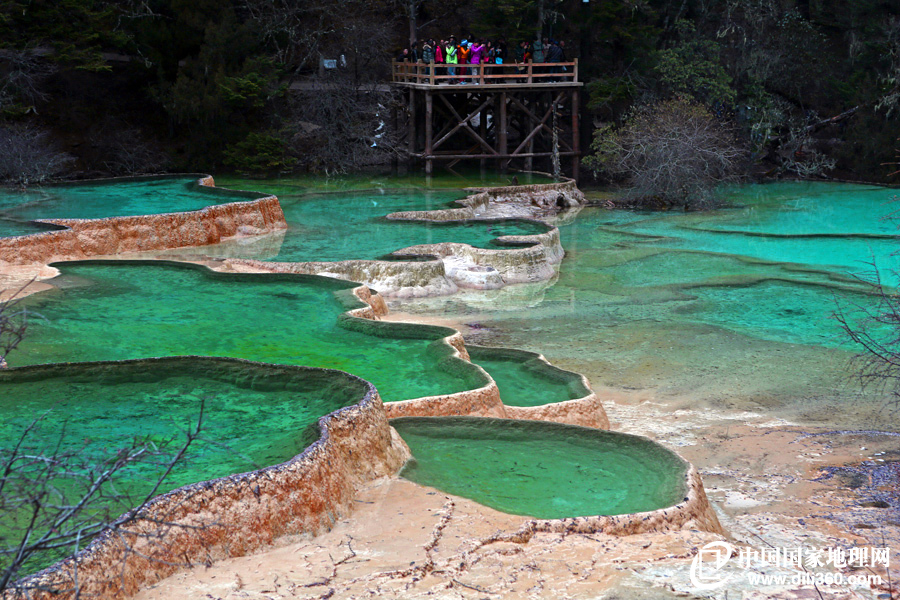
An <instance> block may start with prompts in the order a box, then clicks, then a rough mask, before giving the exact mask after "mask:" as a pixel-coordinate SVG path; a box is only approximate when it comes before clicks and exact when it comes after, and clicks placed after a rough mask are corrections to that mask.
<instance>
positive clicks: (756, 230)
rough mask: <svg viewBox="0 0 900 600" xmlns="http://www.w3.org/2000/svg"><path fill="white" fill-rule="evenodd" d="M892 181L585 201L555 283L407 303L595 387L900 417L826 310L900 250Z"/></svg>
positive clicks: (822, 414) (865, 301)
mask: <svg viewBox="0 0 900 600" xmlns="http://www.w3.org/2000/svg"><path fill="white" fill-rule="evenodd" d="M896 194H897V192H896V190H893V189H887V188H880V187H874V186H863V185H851V184H831V183H776V184H766V185H752V186H744V187H740V188H737V189H734V190H732V191H731V192H730V194H729V196H730V200H731V201H732V202H733V207H732V208H726V209H722V210H717V211H713V212H708V213H640V212H631V211H617V210H605V209H601V208H587V209H585V210H583V211H581V213H580V214H579V215H578V217H577V218H576V219H575V220H574V221H573V222H571V223H569V224H565V225H562V226H560V233H561V238H562V243H563V247H564V248H565V249H566V258H565V259H564V260H563V263H562V265H561V269H560V277H559V280H558V282H557V283H556V284H555V285H553V286H552V287H550V288H548V289H546V290H544V291H543V297H542V299H541V300H540V301H539V302H534V301H533V300H531V299H529V306H528V309H527V311H525V310H519V311H517V310H515V308H516V306H517V304H516V302H517V301H518V300H517V299H516V298H514V297H513V296H510V298H511V300H510V302H509V303H508V304H504V303H503V295H502V294H501V295H500V296H499V297H498V299H497V300H496V301H495V302H494V303H493V304H492V305H488V304H486V303H483V302H479V303H477V304H476V303H474V302H473V303H472V305H469V304H467V303H466V301H465V298H454V299H448V300H422V301H410V302H405V303H404V304H403V305H402V307H399V308H400V309H401V310H410V311H412V312H418V311H425V312H430V311H434V310H440V311H441V312H442V315H443V316H444V317H447V318H457V319H459V320H461V321H462V322H469V323H472V322H474V323H477V324H478V328H477V329H476V330H474V331H473V332H472V333H471V334H468V337H469V338H471V340H472V341H475V342H476V343H485V344H487V345H493V346H509V347H517V348H526V349H529V350H534V351H539V352H542V353H543V354H545V355H546V356H547V357H548V358H549V359H550V360H551V361H553V362H554V363H555V364H559V365H560V366H563V367H565V368H569V369H572V370H575V371H579V372H582V373H586V374H587V375H588V376H589V377H590V378H591V380H592V382H593V383H594V384H595V385H597V384H601V385H609V386H613V387H624V388H630V389H633V388H651V389H655V390H657V391H658V392H659V393H661V394H667V395H674V396H681V395H683V394H688V395H690V397H691V399H692V403H693V406H702V405H704V404H710V405H714V406H727V407H732V408H744V409H752V410H759V409H762V410H765V411H773V412H774V413H777V414H781V415H784V416H787V417H789V418H797V419H801V420H803V421H811V422H816V423H828V424H832V425H839V426H840V427H841V428H844V427H849V426H859V427H872V426H873V425H877V426H878V427H879V428H883V427H885V426H889V427H891V428H894V429H896V428H898V427H900V424H898V423H896V422H892V423H884V421H883V418H881V417H878V416H877V414H878V411H879V410H880V408H881V406H882V402H883V399H884V396H883V394H881V393H879V392H877V391H875V390H872V392H871V393H864V392H860V390H859V387H858V385H856V384H855V383H854V382H852V381H851V380H850V377H849V376H848V374H849V373H851V372H852V371H851V369H850V367H849V366H848V364H847V363H848V360H849V359H850V357H851V356H852V355H853V353H854V352H856V351H857V350H858V348H856V347H855V346H854V345H853V344H852V343H851V342H850V341H849V340H848V339H847V337H846V336H845V335H843V334H842V332H841V330H840V328H839V327H838V325H837V323H836V322H835V320H834V319H833V318H832V315H833V313H834V312H835V311H836V310H837V309H838V308H839V307H841V308H844V309H848V308H852V307H853V306H854V305H859V306H863V307H874V306H875V298H874V297H873V296H872V295H871V294H870V291H871V290H870V289H869V288H868V287H867V286H866V285H865V284H863V283H862V282H860V281H859V280H857V279H855V278H854V276H863V277H867V276H869V277H870V276H871V266H870V265H869V264H867V263H870V262H871V261H872V260H876V261H877V264H878V266H879V268H880V269H881V272H882V275H883V276H884V277H886V281H888V282H893V281H894V280H893V279H892V278H893V277H894V274H893V273H891V272H890V271H891V269H894V268H896V267H897V266H898V258H897V257H895V256H891V254H892V253H893V252H894V251H895V250H896V248H897V245H898V242H900V238H898V237H897V235H896V234H897V229H896V226H895V224H894V223H891V222H886V221H883V220H882V219H881V217H883V216H885V215H887V214H889V213H891V212H893V210H894V209H895V206H894V205H892V204H891V201H892V199H893V198H894V197H895V195H896Z"/></svg>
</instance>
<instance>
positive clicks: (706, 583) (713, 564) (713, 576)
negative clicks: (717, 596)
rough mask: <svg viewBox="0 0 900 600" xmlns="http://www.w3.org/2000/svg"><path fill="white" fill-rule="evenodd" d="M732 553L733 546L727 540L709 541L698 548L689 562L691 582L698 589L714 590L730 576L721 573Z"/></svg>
mask: <svg viewBox="0 0 900 600" xmlns="http://www.w3.org/2000/svg"><path fill="white" fill-rule="evenodd" d="M732 554H734V546H732V545H731V544H729V543H728V542H710V543H708V544H707V545H705V546H703V547H702V548H700V552H698V553H697V556H695V557H694V560H693V561H692V562H691V584H693V586H694V587H695V588H697V589H698V590H715V589H718V588H720V587H722V586H723V585H725V583H726V582H728V580H729V579H730V578H731V575H725V574H723V573H721V572H720V571H721V570H722V567H724V566H725V565H726V564H728V561H729V560H731V556H732Z"/></svg>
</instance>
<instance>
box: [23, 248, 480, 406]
mask: <svg viewBox="0 0 900 600" xmlns="http://www.w3.org/2000/svg"><path fill="white" fill-rule="evenodd" d="M57 266H58V267H59V268H60V270H61V271H62V273H63V275H62V276H61V277H59V278H57V279H55V280H53V281H52V282H51V283H52V284H54V285H55V286H56V287H57V290H56V291H54V292H51V293H45V294H37V295H34V296H31V297H29V298H28V299H27V307H28V308H29V310H32V311H34V312H36V313H38V314H40V315H41V316H42V317H43V319H36V320H34V321H32V323H31V325H30V330H29V336H28V338H27V339H26V340H25V342H24V343H23V344H22V345H21V346H20V348H19V350H18V351H17V352H16V353H15V354H13V355H12V356H11V360H10V362H11V364H12V365H13V366H17V365H28V364H42V363H54V362H70V361H102V360H125V359H136V358H150V357H157V356H178V355H203V356H222V357H232V358H243V359H248V360H254V361H261V362H267V363H273V364H282V365H284V364H287V365H305V366H315V367H325V368H331V369H340V370H342V371H347V372H349V373H353V374H354V375H358V376H360V377H363V378H364V379H367V380H369V381H371V382H372V383H373V384H375V386H376V387H377V388H378V390H379V392H380V393H381V395H382V397H383V398H384V399H385V400H387V401H396V400H406V399H410V398H418V397H422V396H431V395H437V394H448V393H453V392H459V391H463V390H466V389H472V388H476V387H480V386H481V385H484V383H485V382H484V381H482V378H481V376H480V375H479V374H478V372H477V370H476V369H474V368H472V367H470V366H468V365H467V364H466V363H464V362H463V361H460V360H457V359H453V358H451V355H452V352H453V349H452V348H451V347H450V346H449V345H447V344H445V343H443V342H442V341H441V340H442V339H443V338H444V337H445V336H447V335H449V334H450V333H452V330H448V329H445V328H439V327H427V326H415V327H402V326H394V325H392V324H389V323H380V322H376V321H368V320H363V319H355V320H354V319H345V318H344V317H342V315H343V313H344V312H345V311H346V310H348V309H349V308H355V307H357V306H361V305H362V303H361V302H360V301H358V300H356V298H355V297H354V296H353V295H352V293H351V291H350V290H351V289H352V288H353V287H355V285H354V284H352V283H348V282H344V281H338V280H333V279H327V278H323V277H314V276H304V275H277V274H260V275H248V274H222V273H215V272H212V271H209V270H208V269H206V268H204V267H197V266H193V265H184V264H178V263H164V262H161V261H145V262H138V261H135V262H124V261H111V262H105V263H104V262H83V263H61V264H58V265H57ZM393 331H397V332H398V333H397V337H392V332H393Z"/></svg>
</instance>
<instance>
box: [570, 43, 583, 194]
mask: <svg viewBox="0 0 900 600" xmlns="http://www.w3.org/2000/svg"><path fill="white" fill-rule="evenodd" d="M575 60H578V59H575ZM575 68H576V69H577V68H578V65H577V64H576V65H575ZM578 117H579V113H578V89H574V90H572V152H574V153H575V155H574V156H573V157H572V179H574V180H575V181H578V167H579V166H580V164H581V135H580V133H579V131H578V122H579V120H580V119H579V118H578Z"/></svg>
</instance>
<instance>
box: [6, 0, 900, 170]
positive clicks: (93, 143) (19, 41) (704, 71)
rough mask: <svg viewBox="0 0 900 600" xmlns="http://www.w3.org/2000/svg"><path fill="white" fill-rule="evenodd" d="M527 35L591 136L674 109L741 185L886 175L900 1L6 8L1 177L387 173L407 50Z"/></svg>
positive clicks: (193, 0) (235, 2) (144, 0)
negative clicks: (562, 59) (730, 145)
mask: <svg viewBox="0 0 900 600" xmlns="http://www.w3.org/2000/svg"><path fill="white" fill-rule="evenodd" d="M541 21H542V22H541ZM538 31H542V32H543V33H544V34H545V35H548V36H550V37H552V38H556V39H561V40H565V42H566V52H567V54H568V58H569V59H572V58H575V57H578V58H579V60H580V74H581V79H582V81H584V82H585V83H586V92H587V93H588V94H589V102H586V103H584V104H586V106H585V108H584V110H585V112H584V114H583V123H584V124H585V125H587V126H588V127H587V129H588V130H594V129H597V130H600V131H603V130H617V128H620V127H623V125H624V124H628V123H631V124H632V125H633V124H634V123H636V122H642V121H640V119H638V120H637V121H636V120H635V119H636V117H635V115H642V116H641V117H640V118H643V119H646V118H649V117H648V116H647V115H648V114H651V115H652V113H653V112H654V110H656V109H655V108H654V107H658V106H661V103H662V102H664V101H666V100H667V99H673V98H677V99H679V102H689V103H691V104H692V105H696V106H700V107H703V110H704V111H705V112H707V113H709V114H711V115H713V116H714V118H715V119H716V120H717V121H718V122H719V123H720V124H723V125H727V127H728V128H729V130H730V131H733V132H734V135H735V136H736V139H737V140H738V141H739V143H740V147H741V148H742V150H743V152H744V153H745V155H746V159H747V160H746V167H745V169H746V170H747V171H748V172H752V173H755V174H764V175H772V176H777V175H800V176H825V177H837V178H844V179H857V180H869V181H882V180H884V179H885V176H886V173H887V172H888V171H890V170H891V169H889V168H885V167H884V166H883V164H884V163H888V162H891V161H893V160H894V155H895V150H894V148H895V147H896V138H897V136H898V129H897V123H898V118H900V117H898V110H897V108H898V102H900V85H898V84H900V2H897V1H886V0H853V1H852V2H844V1H838V0H806V1H800V0H618V1H613V0H590V2H583V1H582V0H500V1H488V0H465V1H459V0H369V1H363V0H316V1H310V0H118V1H115V0H52V1H51V0H5V1H4V2H2V3H0V134H2V135H0V138H2V139H0V177H2V178H5V179H7V180H13V181H18V182H19V183H23V184H28V183H32V182H39V181H42V180H45V179H48V178H54V177H95V176H101V175H123V174H134V173H142V172H158V171H165V170H187V171H220V170H229V169H233V170H237V171H241V172H247V173H257V174H272V173H278V172H287V171H291V170H309V171H319V172H335V171H342V170H348V169H358V168H361V167H364V166H367V165H371V164H378V163H383V162H384V161H385V160H388V159H389V158H390V155H391V153H392V152H393V148H394V144H393V143H392V136H393V135H394V132H391V131H390V130H389V129H390V122H389V121H390V119H389V118H388V114H389V113H390V110H391V103H392V102H395V100H394V99H392V98H391V96H390V94H384V93H374V86H375V85H376V84H378V83H381V82H384V81H386V80H388V79H389V70H390V60H391V58H393V57H395V56H396V55H397V54H398V53H399V52H400V50H401V49H402V48H403V47H404V46H406V45H408V44H409V38H410V36H411V35H413V34H414V35H416V36H417V37H419V38H423V37H434V38H437V39H440V38H442V37H449V35H451V34H453V35H456V36H457V39H461V38H463V37H472V36H477V37H482V36H484V37H490V38H493V39H499V38H504V39H505V40H507V42H508V43H509V44H510V45H511V44H513V43H516V42H518V41H519V40H522V39H528V40H531V39H534V37H535V36H536V35H537V32H538ZM341 57H343V58H341ZM323 58H325V59H336V60H338V64H339V68H337V69H331V70H327V71H324V72H323V70H322V69H321V68H320V66H321V60H322V59H323ZM297 82H305V84H306V86H307V87H306V88H305V89H303V90H296V89H295V90H292V89H291V88H290V86H291V85H292V84H296V83H297ZM370 91H371V92H372V93H370ZM597 172H598V173H599V176H600V177H601V178H602V177H603V171H602V169H600V170H598V171H597Z"/></svg>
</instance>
